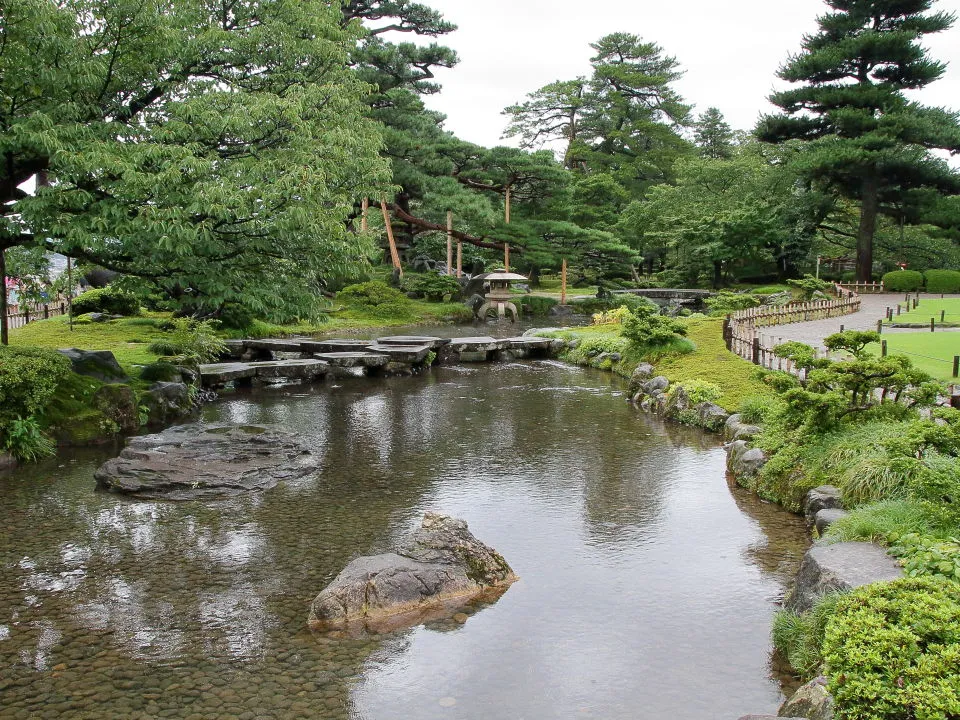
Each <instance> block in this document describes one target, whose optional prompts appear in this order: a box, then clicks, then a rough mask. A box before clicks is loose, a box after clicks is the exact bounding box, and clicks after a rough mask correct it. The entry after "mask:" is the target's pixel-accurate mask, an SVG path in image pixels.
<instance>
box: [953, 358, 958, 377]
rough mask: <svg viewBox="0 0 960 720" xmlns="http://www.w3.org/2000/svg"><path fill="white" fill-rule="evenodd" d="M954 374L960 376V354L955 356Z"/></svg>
mask: <svg viewBox="0 0 960 720" xmlns="http://www.w3.org/2000/svg"><path fill="white" fill-rule="evenodd" d="M953 376H954V377H960V355H954V356H953Z"/></svg>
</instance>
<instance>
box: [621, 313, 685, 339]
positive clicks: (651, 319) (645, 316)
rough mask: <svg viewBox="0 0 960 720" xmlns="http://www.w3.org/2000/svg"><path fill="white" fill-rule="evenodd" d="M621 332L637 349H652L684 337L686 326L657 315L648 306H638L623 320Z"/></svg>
mask: <svg viewBox="0 0 960 720" xmlns="http://www.w3.org/2000/svg"><path fill="white" fill-rule="evenodd" d="M621 332H622V334H623V336H624V337H625V338H627V339H628V340H629V341H630V342H631V343H632V344H633V345H634V346H635V347H637V348H654V347H657V346H659V345H667V344H669V343H671V342H673V341H675V340H677V339H679V338H680V337H681V336H683V335H686V334H687V326H686V325H685V324H684V323H682V322H681V321H679V320H674V319H673V318H669V317H664V316H663V315H658V314H657V313H656V311H655V310H653V308H650V307H649V306H640V307H638V308H636V309H635V310H632V311H631V312H630V314H629V315H627V316H626V317H625V318H624V319H623V330H622V331H621Z"/></svg>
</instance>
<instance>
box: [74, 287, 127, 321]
mask: <svg viewBox="0 0 960 720" xmlns="http://www.w3.org/2000/svg"><path fill="white" fill-rule="evenodd" d="M92 312H99V313H106V314H108V315H139V314H140V300H139V299H138V298H137V296H136V295H134V294H133V293H129V292H126V291H125V290H121V289H119V288H116V287H113V286H108V287H105V288H97V289H95V290H87V291H86V292H85V293H82V294H80V295H78V296H77V297H76V298H74V300H73V313H74V315H85V314H86V313H92Z"/></svg>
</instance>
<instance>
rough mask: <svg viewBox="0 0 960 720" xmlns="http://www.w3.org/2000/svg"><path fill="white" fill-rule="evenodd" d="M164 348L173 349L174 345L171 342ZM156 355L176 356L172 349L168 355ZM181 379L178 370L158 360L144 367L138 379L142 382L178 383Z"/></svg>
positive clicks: (170, 364) (172, 365) (168, 363)
mask: <svg viewBox="0 0 960 720" xmlns="http://www.w3.org/2000/svg"><path fill="white" fill-rule="evenodd" d="M156 344H158V343H154V345H156ZM164 347H165V348H173V347H174V344H173V343H172V342H171V343H167V344H165V345H164ZM158 354H163V355H176V354H177V350H176V349H174V351H173V352H170V353H166V352H165V353H158ZM181 378H182V375H181V373H180V368H178V367H177V366H176V365H174V364H173V363H171V362H166V361H165V360H158V361H157V362H155V363H151V364H150V365H145V366H144V368H143V370H141V371H140V379H141V380H143V381H144V382H180V380H181Z"/></svg>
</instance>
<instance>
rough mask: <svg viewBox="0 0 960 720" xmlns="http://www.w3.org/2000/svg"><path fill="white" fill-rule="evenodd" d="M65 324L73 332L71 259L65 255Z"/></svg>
mask: <svg viewBox="0 0 960 720" xmlns="http://www.w3.org/2000/svg"><path fill="white" fill-rule="evenodd" d="M67 324H68V325H69V326H70V332H73V259H72V258H71V257H70V256H69V255H68V256H67Z"/></svg>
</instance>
